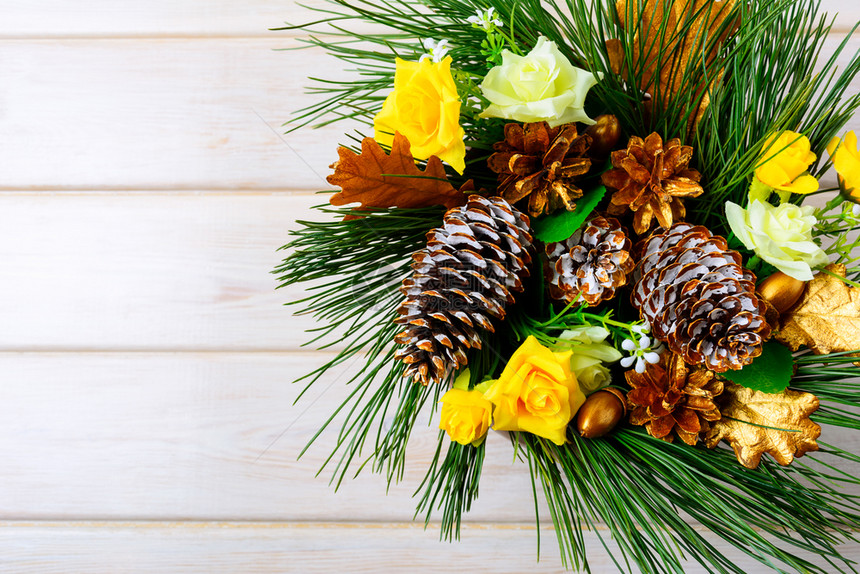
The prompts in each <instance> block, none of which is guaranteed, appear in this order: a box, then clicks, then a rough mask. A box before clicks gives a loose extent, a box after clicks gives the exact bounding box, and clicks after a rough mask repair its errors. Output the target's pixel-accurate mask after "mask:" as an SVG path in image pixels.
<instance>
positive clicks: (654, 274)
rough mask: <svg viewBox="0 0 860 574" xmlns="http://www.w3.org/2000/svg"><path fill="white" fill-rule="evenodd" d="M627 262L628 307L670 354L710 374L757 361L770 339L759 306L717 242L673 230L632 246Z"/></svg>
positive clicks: (737, 260)
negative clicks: (632, 264) (631, 266)
mask: <svg viewBox="0 0 860 574" xmlns="http://www.w3.org/2000/svg"><path fill="white" fill-rule="evenodd" d="M634 255H635V256H636V258H637V260H638V261H639V262H638V264H637V266H636V269H635V270H634V271H633V281H634V282H635V286H634V288H633V294H632V295H631V302H632V303H633V306H634V307H635V308H636V309H638V310H639V312H640V314H641V316H642V318H643V319H645V320H646V321H647V322H648V324H649V325H650V326H651V332H652V333H653V335H654V337H656V338H657V339H659V340H660V341H662V342H664V343H666V345H667V346H668V347H669V350H670V351H672V352H673V353H676V354H678V355H681V357H683V358H684V360H685V361H686V362H687V363H688V364H690V365H704V366H705V367H706V368H708V369H710V370H712V371H715V372H718V373H722V372H725V371H728V370H738V369H741V368H743V366H744V365H748V364H749V363H751V362H752V361H753V359H754V358H755V357H757V356H759V355H760V354H761V352H762V344H763V343H764V342H765V341H766V340H767V339H768V338H769V337H770V334H771V327H770V325H769V324H768V322H767V320H766V319H765V313H766V310H767V306H766V304H765V303H764V301H761V300H759V299H758V297H757V296H756V294H755V283H756V278H755V275H754V274H753V273H752V272H751V271H749V270H747V269H744V268H743V266H742V265H741V256H740V254H739V253H738V252H736V251H732V250H730V249H729V248H728V243H727V242H726V240H725V239H723V238H722V237H719V236H715V235H711V232H710V231H708V230H707V229H706V228H705V227H702V226H693V225H690V224H688V223H676V224H675V225H674V226H672V227H671V228H669V229H668V230H666V231H663V232H662V233H655V234H653V235H651V236H650V237H648V238H647V239H644V240H642V241H640V242H639V243H638V244H637V245H636V247H635V248H634Z"/></svg>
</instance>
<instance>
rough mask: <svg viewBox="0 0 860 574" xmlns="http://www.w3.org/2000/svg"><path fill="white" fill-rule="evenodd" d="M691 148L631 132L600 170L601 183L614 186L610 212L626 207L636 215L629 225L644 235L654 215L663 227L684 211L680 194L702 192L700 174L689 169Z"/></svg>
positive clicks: (681, 216)
mask: <svg viewBox="0 0 860 574" xmlns="http://www.w3.org/2000/svg"><path fill="white" fill-rule="evenodd" d="M692 158H693V148H692V147H690V146H682V145H681V140H679V139H678V138H675V139H671V140H669V142H668V143H667V144H666V145H665V146H664V145H663V138H661V137H660V135H659V134H657V133H652V134H651V135H650V136H648V137H647V138H645V139H644V140H643V139H642V138H640V137H637V136H633V137H631V138H630V141H629V143H628V144H627V149H624V150H619V151H614V152H612V165H613V167H614V168H615V169H611V170H609V171H607V172H606V173H604V174H603V176H602V178H601V179H602V180H603V184H604V185H605V186H606V187H607V188H610V189H614V190H616V191H615V193H614V194H613V196H612V201H611V203H610V206H609V213H610V214H611V215H620V214H622V213H624V212H625V211H627V208H628V207H629V208H630V210H631V211H633V212H634V213H635V214H636V215H635V217H634V218H633V229H634V231H636V233H637V234H638V235H644V234H645V233H647V232H648V230H649V229H650V228H651V224H652V222H653V220H654V218H655V217H656V218H657V222H658V223H659V224H660V226H661V227H663V228H668V227H671V226H672V223H673V222H674V221H675V220H682V219H683V218H684V216H685V215H686V210H685V209H684V204H683V202H682V201H681V199H680V198H681V197H698V196H700V195H701V194H702V193H703V192H704V189H702V186H701V185H699V181H700V180H701V179H702V175H701V174H700V173H699V172H698V171H696V170H694V169H689V167H688V166H689V164H690V160H691V159H692Z"/></svg>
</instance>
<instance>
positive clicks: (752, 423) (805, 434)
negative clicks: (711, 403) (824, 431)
mask: <svg viewBox="0 0 860 574" xmlns="http://www.w3.org/2000/svg"><path fill="white" fill-rule="evenodd" d="M717 402H718V403H719V405H720V412H721V414H722V418H721V419H720V420H719V421H717V422H714V423H711V428H710V430H708V432H707V434H706V435H705V436H704V441H705V445H706V446H707V447H708V448H716V446H717V443H719V442H720V441H721V440H725V441H726V442H728V443H729V444H730V445H731V447H732V448H733V449H734V451H735V455H736V456H737V457H738V461H740V463H741V464H742V465H744V466H745V467H747V468H757V467H758V465H759V464H760V463H761V457H762V455H763V454H764V453H768V454H770V455H771V456H773V458H774V459H775V460H776V462H778V463H779V464H781V465H783V466H788V465H789V464H791V462H792V461H793V460H794V457H797V456H803V455H804V454H806V453H807V452H812V451H816V450H818V443H816V442H815V439H817V438H818V437H819V436H821V427H820V426H818V425H817V424H815V423H814V422H812V421H811V420H810V419H809V415H811V414H812V413H813V412H815V410H816V409H818V404H819V403H818V397H816V396H815V395H812V394H809V393H802V392H799V391H792V390H787V391H785V392H783V393H779V394H769V393H763V392H761V391H754V390H752V389H748V388H747V387H742V386H740V385H735V384H732V383H726V386H725V389H724V390H723V394H722V395H720V397H719V399H718V401H717Z"/></svg>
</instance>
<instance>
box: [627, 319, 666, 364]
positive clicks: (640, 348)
mask: <svg viewBox="0 0 860 574" xmlns="http://www.w3.org/2000/svg"><path fill="white" fill-rule="evenodd" d="M638 330H640V331H643V330H644V328H641V329H638ZM621 348H622V349H624V350H625V351H627V352H628V353H630V356H629V357H624V358H623V359H621V366H622V367H624V368H625V369H629V368H630V367H631V366H632V365H633V363H636V367H635V369H636V372H637V373H644V372H645V364H646V363H651V364H652V365H655V364H657V363H659V362H660V352H661V351H662V348H661V347H657V348H656V349H652V348H651V338H650V337H648V335H642V336H641V337H639V340H638V341H635V340H633V339H624V341H622V342H621Z"/></svg>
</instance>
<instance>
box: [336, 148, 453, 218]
mask: <svg viewBox="0 0 860 574" xmlns="http://www.w3.org/2000/svg"><path fill="white" fill-rule="evenodd" d="M410 150H411V146H410V145H409V140H408V139H406V137H405V136H403V135H401V134H399V133H398V134H396V135H395V136H394V143H393V144H392V146H391V154H390V155H389V154H386V153H385V151H384V150H383V149H382V148H381V147H380V145H379V144H378V143H376V140H374V139H373V138H365V139H364V140H363V141H362V142H361V155H359V154H357V153H355V152H354V151H352V150H350V149H347V148H345V147H341V148H338V150H337V153H338V155H339V156H340V159H339V160H338V161H337V162H335V163H334V164H332V166H331V167H332V169H334V173H333V174H332V175H330V176H328V178H326V181H328V182H329V183H330V184H332V185H334V186H336V187H339V188H341V191H340V192H339V193H336V194H334V195H333V196H332V197H331V199H330V200H329V201H330V202H331V204H332V205H347V204H350V203H361V206H360V207H356V208H355V209H356V210H361V209H362V208H369V207H376V208H388V207H403V208H418V207H428V206H431V205H444V206H445V207H446V208H447V209H451V208H453V207H459V206H461V205H465V203H466V199H467V196H466V194H465V193H463V192H461V191H458V190H457V189H456V188H455V187H454V186H452V185H451V184H450V183H448V179H447V175H446V174H445V168H444V167H443V166H442V160H440V159H439V158H438V157H436V156H431V157H430V159H429V160H427V168H426V169H425V170H424V171H423V172H422V171H421V169H419V167H418V166H417V165H415V160H414V159H413V157H412V153H411V151H410ZM354 217H355V216H347V218H349V219H352V218H354Z"/></svg>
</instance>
